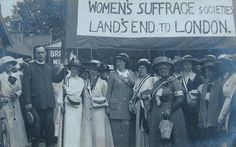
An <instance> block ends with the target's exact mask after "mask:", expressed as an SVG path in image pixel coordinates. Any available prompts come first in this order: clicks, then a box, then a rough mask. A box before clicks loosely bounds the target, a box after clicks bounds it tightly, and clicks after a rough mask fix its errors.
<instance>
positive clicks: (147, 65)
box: [136, 58, 152, 70]
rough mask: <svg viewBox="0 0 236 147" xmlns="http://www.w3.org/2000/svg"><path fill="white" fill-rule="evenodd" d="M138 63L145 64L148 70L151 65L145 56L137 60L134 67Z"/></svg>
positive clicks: (138, 64)
mask: <svg viewBox="0 0 236 147" xmlns="http://www.w3.org/2000/svg"><path fill="white" fill-rule="evenodd" d="M140 65H144V66H146V67H147V69H148V70H149V69H150V68H151V67H152V65H151V62H150V61H149V60H148V59H146V58H141V59H139V60H138V62H137V65H136V69H137V68H138V67H139V66H140Z"/></svg>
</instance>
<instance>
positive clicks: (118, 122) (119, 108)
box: [107, 53, 135, 147]
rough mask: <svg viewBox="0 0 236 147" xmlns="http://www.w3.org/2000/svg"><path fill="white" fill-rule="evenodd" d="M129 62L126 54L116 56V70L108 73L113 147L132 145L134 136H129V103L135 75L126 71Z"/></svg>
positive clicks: (108, 97) (108, 96)
mask: <svg viewBox="0 0 236 147" xmlns="http://www.w3.org/2000/svg"><path fill="white" fill-rule="evenodd" d="M129 60H130V58H129V56H128V55H127V54H125V53H120V54H118V55H117V56H116V57H115V69H116V70H115V71H112V72H111V73H110V77H109V79H108V90H107V99H108V102H109V113H110V116H109V117H110V122H111V128H112V133H113V138H114V144H115V147H121V146H125V147H127V146H129V145H131V144H132V145H133V144H134V143H132V142H131V139H132V137H134V134H132V135H131V132H132V131H131V128H130V127H131V126H130V121H131V115H130V112H129V102H130V100H131V97H132V94H133V90H132V89H133V86H134V81H135V75H134V73H133V72H132V71H130V70H128V69H127V67H128V66H129V64H130V61H129Z"/></svg>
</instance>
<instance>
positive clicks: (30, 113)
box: [26, 108, 39, 125]
mask: <svg viewBox="0 0 236 147" xmlns="http://www.w3.org/2000/svg"><path fill="white" fill-rule="evenodd" d="M26 119H27V122H28V123H29V124H31V125H34V124H37V123H38V122H39V116H38V113H37V111H36V110H35V109H34V108H31V109H29V110H27V111H26Z"/></svg>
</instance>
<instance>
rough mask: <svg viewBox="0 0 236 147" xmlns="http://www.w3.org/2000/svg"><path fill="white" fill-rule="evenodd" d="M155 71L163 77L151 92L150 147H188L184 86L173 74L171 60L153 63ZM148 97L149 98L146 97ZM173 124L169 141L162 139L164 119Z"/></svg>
mask: <svg viewBox="0 0 236 147" xmlns="http://www.w3.org/2000/svg"><path fill="white" fill-rule="evenodd" d="M152 66H153V70H154V71H155V72H156V73H157V74H158V75H159V76H160V77H161V78H160V80H158V81H157V82H155V84H154V86H153V88H152V90H151V91H150V95H149V96H150V97H151V100H150V105H151V106H150V114H149V119H148V120H149V130H150V134H149V137H150V147H166V146H167V147H187V132H186V126H185V119H184V114H183V111H182V108H181V104H182V103H183V102H184V99H185V98H184V93H183V87H182V84H181V83H180V81H179V80H178V79H176V78H175V77H174V76H173V75H172V74H173V64H172V61H171V59H169V58H167V57H165V56H161V57H156V58H155V59H154V61H153V64H152ZM145 97H148V96H145ZM164 118H165V119H166V118H167V119H168V120H170V121H171V122H173V125H174V126H173V130H172V133H171V137H170V138H169V139H165V140H164V139H162V137H161V133H160V128H159V124H160V122H161V120H162V119H164Z"/></svg>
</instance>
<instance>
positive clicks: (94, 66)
mask: <svg viewBox="0 0 236 147" xmlns="http://www.w3.org/2000/svg"><path fill="white" fill-rule="evenodd" d="M84 66H85V68H86V69H88V70H89V69H96V70H99V71H102V70H103V67H102V63H101V62H100V61H98V60H91V61H90V62H88V63H84Z"/></svg>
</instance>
